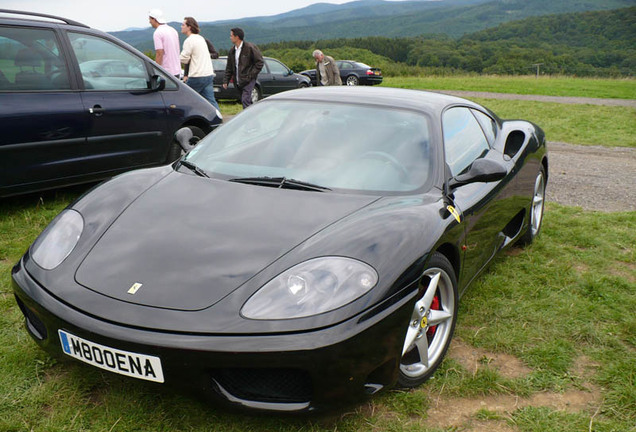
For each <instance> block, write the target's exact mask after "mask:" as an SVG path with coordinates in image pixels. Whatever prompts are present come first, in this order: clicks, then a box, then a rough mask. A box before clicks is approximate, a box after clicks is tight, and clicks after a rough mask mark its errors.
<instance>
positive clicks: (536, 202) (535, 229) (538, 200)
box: [519, 166, 547, 245]
mask: <svg viewBox="0 0 636 432" xmlns="http://www.w3.org/2000/svg"><path fill="white" fill-rule="evenodd" d="M546 185H547V178H546V175H545V168H544V167H543V166H541V169H540V170H539V173H538V174H537V178H536V179H535V181H534V190H533V192H532V202H531V203H530V211H529V214H530V223H529V224H528V229H527V230H526V232H525V233H524V234H523V236H522V237H521V239H520V241H519V243H520V244H521V245H529V244H530V243H532V242H533V241H534V239H535V237H536V236H538V235H539V232H540V231H541V225H542V223H543V211H544V207H545V188H546Z"/></svg>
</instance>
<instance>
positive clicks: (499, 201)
mask: <svg viewBox="0 0 636 432" xmlns="http://www.w3.org/2000/svg"><path fill="white" fill-rule="evenodd" d="M547 180H548V160H547V153H546V140H545V135H544V133H543V131H542V130H541V129H540V128H539V127H538V126H536V125H534V124H532V123H530V122H527V121H522V120H502V119H500V118H499V117H497V116H496V115H495V114H494V113H492V112H491V111H490V110H488V109H486V108H484V107H483V106H481V105H478V104H476V103H473V102H470V101H468V100H465V99H461V98H457V97H452V96H447V95H442V94H436V93H429V92H424V91H413V90H400V89H392V88H366V87H365V88H360V87H345V86H342V87H336V88H334V87H321V88H310V89H302V90H294V91H289V92H285V93H281V94H279V95H274V96H272V97H270V98H268V99H266V100H264V101H260V102H258V103H257V104H254V105H253V106H251V107H250V108H248V109H246V110H244V111H243V112H241V113H240V114H238V115H237V116H236V117H234V118H233V119H231V120H230V121H229V122H227V123H226V124H225V125H223V126H222V127H220V128H218V129H217V130H216V131H214V132H212V133H211V134H209V135H208V136H206V137H205V138H203V139H202V140H201V141H200V142H198V144H196V146H194V147H193V148H192V149H191V150H190V151H189V152H188V153H187V154H185V155H184V156H183V157H181V159H179V160H177V161H176V162H174V163H172V164H170V165H165V166H161V167H155V168H148V169H141V170H136V171H130V172H128V173H125V174H122V175H119V176H117V177H114V178H112V179H110V180H108V181H106V182H104V183H102V184H100V185H98V186H97V187H95V188H94V189H92V190H91V191H90V192H88V193H86V194H85V195H83V196H82V197H80V198H79V199H77V201H75V202H74V203H72V204H71V205H69V206H68V208H66V209H65V210H64V211H62V212H61V213H60V214H59V215H58V216H57V217H56V218H55V219H54V220H53V221H52V222H51V224H50V225H49V226H48V227H47V228H46V229H45V230H44V232H43V233H42V234H41V235H40V236H39V237H38V238H37V239H36V240H35V242H34V243H33V244H32V245H31V247H30V248H29V250H28V251H27V252H26V253H25V255H24V256H23V257H22V259H21V260H20V261H19V262H18V263H17V264H16V266H15V267H14V269H13V272H12V277H13V288H14V291H15V297H16V300H17V303H18V305H19V306H20V309H21V310H22V312H23V313H24V316H25V322H26V328H27V330H28V332H29V333H30V335H31V336H32V338H33V339H34V340H35V342H36V343H37V344H38V345H39V346H41V347H42V348H43V349H45V350H46V351H48V352H50V353H51V354H53V355H56V356H58V357H62V358H68V359H74V360H77V361H79V362H83V363H85V364H86V365H87V366H86V367H95V368H101V369H103V370H107V371H110V372H113V373H116V374H121V375H126V376H128V377H130V379H138V380H145V381H150V382H154V383H157V384H156V385H161V386H174V387H185V388H187V389H194V390H197V391H199V392H200V394H203V395H207V396H209V397H211V398H212V399H213V400H217V401H224V402H227V403H229V404H231V405H233V406H237V407H244V408H250V409H254V410H265V411H285V412H309V411H316V410H330V409H334V408H338V407H341V406H342V405H343V404H344V403H348V402H352V401H361V400H364V399H365V398H367V397H369V396H370V395H373V394H375V393H378V392H380V391H382V390H384V389H387V388H390V387H394V386H399V387H402V388H410V387H415V386H418V385H420V384H421V383H423V382H424V381H426V379H427V378H429V377H430V376H431V375H432V374H433V373H434V372H435V369H436V368H437V367H438V366H439V365H440V363H441V362H442V360H443V358H444V355H445V353H446V351H447V349H448V347H449V344H450V343H451V338H452V336H453V330H454V327H455V323H456V320H457V311H458V302H459V299H460V298H461V296H462V294H463V293H464V292H465V290H466V289H467V287H468V286H469V285H470V283H471V281H473V280H474V279H475V277H476V276H477V275H478V274H479V273H480V272H482V271H483V269H484V268H485V267H486V266H487V265H488V263H489V262H491V260H492V259H493V258H494V257H495V256H496V255H497V254H498V253H499V252H501V251H502V250H505V249H506V248H508V247H510V246H511V245H515V244H528V243H530V242H531V241H532V240H533V239H534V238H535V237H536V236H537V234H538V233H539V230H540V228H541V222H542V218H543V211H544V197H545V189H546V184H547ZM510 259H514V258H510Z"/></svg>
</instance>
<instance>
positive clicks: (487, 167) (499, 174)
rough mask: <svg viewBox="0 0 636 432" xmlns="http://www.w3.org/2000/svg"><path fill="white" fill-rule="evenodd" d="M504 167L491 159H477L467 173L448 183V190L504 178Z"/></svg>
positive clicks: (505, 172)
mask: <svg viewBox="0 0 636 432" xmlns="http://www.w3.org/2000/svg"><path fill="white" fill-rule="evenodd" d="M507 173H508V170H507V169H506V167H505V166H503V165H502V164H500V163H499V162H496V161H494V160H492V159H477V160H475V161H474V162H473V164H472V165H471V166H470V169H469V170H468V172H466V173H464V174H460V175H458V176H457V177H453V178H452V179H450V181H449V182H448V186H449V187H450V188H456V187H458V186H463V185H466V184H470V183H478V182H493V181H498V180H501V179H502V178H504V177H505V176H506V174H507Z"/></svg>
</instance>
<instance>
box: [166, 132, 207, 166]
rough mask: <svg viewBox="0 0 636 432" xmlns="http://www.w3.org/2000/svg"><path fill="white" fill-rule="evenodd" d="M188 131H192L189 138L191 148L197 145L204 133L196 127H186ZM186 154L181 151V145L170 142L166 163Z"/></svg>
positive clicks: (175, 141) (173, 141) (174, 140)
mask: <svg viewBox="0 0 636 432" xmlns="http://www.w3.org/2000/svg"><path fill="white" fill-rule="evenodd" d="M187 128H188V129H190V130H191V131H192V138H190V142H189V144H190V145H191V148H192V147H194V146H195V145H197V143H198V142H199V141H201V139H202V138H203V137H204V136H205V132H203V130H202V129H201V128H198V127H196V126H187ZM185 153H186V152H185V151H184V150H183V148H182V147H181V145H180V144H179V143H178V142H177V140H176V139H174V138H173V140H172V147H170V153H169V154H168V162H173V161H175V160H177V159H179V158H180V157H181V156H183V155H184V154H185Z"/></svg>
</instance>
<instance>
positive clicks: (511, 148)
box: [504, 130, 526, 158]
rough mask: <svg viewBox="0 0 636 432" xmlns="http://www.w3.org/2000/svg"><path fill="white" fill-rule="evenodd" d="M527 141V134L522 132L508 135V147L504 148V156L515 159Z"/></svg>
mask: <svg viewBox="0 0 636 432" xmlns="http://www.w3.org/2000/svg"><path fill="white" fill-rule="evenodd" d="M525 141H526V134H525V133H523V132H521V131H518V130H517V131H513V132H511V133H510V135H508V138H507V139H506V147H505V148H504V154H505V155H506V156H508V157H511V158H512V157H514V156H515V155H516V154H517V153H518V152H519V150H521V147H522V146H523V143H524V142H525Z"/></svg>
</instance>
